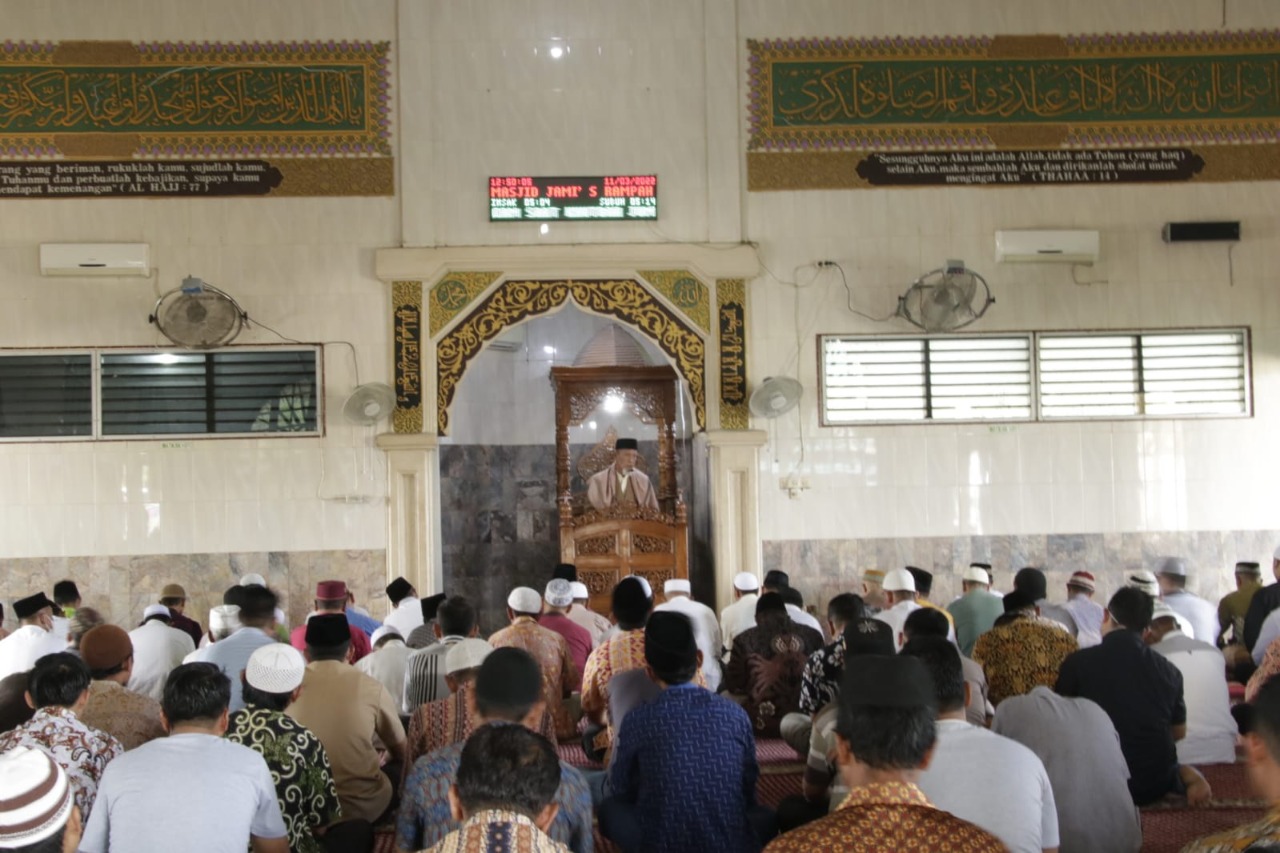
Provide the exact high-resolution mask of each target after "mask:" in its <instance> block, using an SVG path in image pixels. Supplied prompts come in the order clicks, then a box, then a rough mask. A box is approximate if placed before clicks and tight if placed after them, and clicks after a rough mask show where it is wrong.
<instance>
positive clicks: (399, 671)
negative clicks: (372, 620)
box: [356, 598, 417, 714]
mask: <svg viewBox="0 0 1280 853" xmlns="http://www.w3.org/2000/svg"><path fill="white" fill-rule="evenodd" d="M414 601H417V599H416V598H415V599H414ZM369 645H370V647H371V648H372V649H373V651H372V652H370V653H369V654H367V655H365V656H364V657H362V658H360V660H358V661H357V662H356V669H358V670H360V671H361V672H363V673H364V674H365V675H367V676H369V677H370V678H372V679H373V680H374V681H376V682H378V683H379V684H381V685H382V686H383V687H385V688H386V690H387V693H388V694H390V695H391V698H392V699H395V700H396V702H397V703H399V704H400V713H402V714H408V713H411V712H412V711H413V709H412V708H406V707H404V705H403V699H404V671H405V666H406V664H407V662H408V659H409V652H410V649H409V647H408V646H407V645H405V642H404V637H402V636H401V635H400V634H399V633H398V632H397V631H396V629H395V628H393V627H392V626H390V625H382V626H380V627H378V628H375V629H374V632H373V635H372V636H371V637H369Z"/></svg>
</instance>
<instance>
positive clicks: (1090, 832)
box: [991, 687, 1142, 853]
mask: <svg viewBox="0 0 1280 853" xmlns="http://www.w3.org/2000/svg"><path fill="white" fill-rule="evenodd" d="M991 730H992V731H993V732H996V733H997V734H1001V735H1004V736H1005V737H1008V738H1012V739H1014V740H1016V741H1017V742H1018V743H1020V744H1022V745H1023V746H1025V747H1027V748H1028V749H1030V750H1031V751H1032V752H1034V753H1035V754H1036V755H1037V756H1039V758H1040V760H1041V761H1042V762H1043V763H1044V769H1045V772H1047V773H1048V774H1049V781H1050V782H1051V783H1052V784H1053V792H1054V797H1053V799H1054V802H1055V803H1056V804H1057V806H1058V838H1059V839H1060V849H1062V850H1064V851H1072V850H1081V851H1087V850H1113V851H1115V853H1137V851H1138V849H1139V848H1140V847H1142V821H1141V819H1140V817H1139V815H1138V808H1137V806H1135V805H1134V804H1133V800H1132V798H1130V796H1129V768H1128V766H1127V765H1126V764H1125V763H1124V753H1122V752H1121V751H1120V739H1119V736H1118V735H1116V727H1115V726H1113V725H1112V724H1111V718H1110V717H1108V716H1107V714H1106V712H1105V711H1103V710H1102V709H1101V708H1099V707H1098V705H1097V703H1095V702H1090V701H1089V700H1088V699H1068V698H1067V697H1065V696H1059V695H1058V694H1057V693H1054V692H1053V691H1052V690H1050V689H1049V688H1048V687H1036V688H1034V689H1033V690H1032V691H1031V692H1030V693H1028V694H1026V695H1025V696H1009V697H1006V698H1005V700H1004V701H1003V702H1001V703H1000V707H999V708H998V709H996V718H995V721H994V722H993V723H992V724H991Z"/></svg>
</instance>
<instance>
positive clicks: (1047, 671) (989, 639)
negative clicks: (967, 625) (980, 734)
mask: <svg viewBox="0 0 1280 853" xmlns="http://www.w3.org/2000/svg"><path fill="white" fill-rule="evenodd" d="M1005 620H1008V621H1005ZM1077 648H1079V646H1078V645H1077V644H1076V639H1075V637H1072V636H1071V634H1069V633H1068V632H1067V630H1066V629H1065V628H1063V627H1062V626H1061V625H1059V624H1058V623H1057V622H1054V621H1053V620H1051V619H1045V618H1044V617H1042V616H1041V615H1040V608H1039V607H1037V606H1036V602H1035V599H1034V598H1032V597H1031V595H1030V594H1029V593H1027V592H1023V591H1021V590H1014V591H1013V592H1011V593H1009V594H1008V595H1006V596H1005V597H1004V616H1001V617H1000V618H999V619H998V620H996V626H995V627H994V628H992V629H991V630H990V631H988V632H987V633H985V634H983V635H982V636H980V637H978V642H976V643H974V646H973V659H974V660H976V661H977V662H978V663H980V664H982V670H983V672H985V673H986V674H987V688H988V689H987V698H989V699H990V700H991V704H992V706H998V705H999V704H1000V703H1001V702H1002V701H1004V700H1005V699H1007V698H1008V697H1010V696H1022V695H1023V694H1026V693H1030V692H1031V691H1032V690H1033V689H1034V688H1035V687H1037V686H1040V685H1043V686H1045V687H1048V688H1050V689H1052V688H1053V686H1054V684H1056V683H1057V682H1058V669H1059V668H1060V667H1061V666H1062V662H1063V661H1064V660H1066V659H1067V655H1069V654H1071V653H1072V652H1074V651H1076V650H1077Z"/></svg>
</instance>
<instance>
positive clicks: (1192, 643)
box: [1151, 631, 1238, 764]
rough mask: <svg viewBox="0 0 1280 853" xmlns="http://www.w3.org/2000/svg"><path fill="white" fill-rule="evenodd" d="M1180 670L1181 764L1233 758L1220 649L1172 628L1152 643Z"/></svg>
mask: <svg viewBox="0 0 1280 853" xmlns="http://www.w3.org/2000/svg"><path fill="white" fill-rule="evenodd" d="M1151 648H1153V649H1154V650H1156V651H1157V652H1159V653H1160V654H1162V655H1164V656H1165V658H1166V659H1167V660H1168V661H1169V663H1171V664H1173V665H1174V666H1176V667H1177V668H1178V671H1179V672H1181V673H1182V689H1183V698H1184V699H1185V701H1186V705H1187V736H1186V737H1184V738H1183V739H1182V740H1180V741H1178V744H1177V746H1178V761H1179V762H1181V763H1182V764H1230V763H1232V762H1234V761H1235V760H1236V732H1237V731H1238V729H1237V727H1236V722H1235V719H1234V718H1232V716H1231V698H1230V696H1229V695H1228V693H1227V675H1226V670H1225V668H1224V662H1223V657H1222V652H1220V651H1218V648H1217V647H1216V646H1212V645H1210V644H1209V643H1202V642H1200V641H1199V640H1193V639H1191V638H1190V637H1188V636H1187V635H1185V634H1183V633H1181V632H1178V631H1175V632H1171V633H1169V634H1166V635H1165V637H1164V639H1163V640H1161V641H1160V642H1158V643H1156V644H1155V645H1154V646H1152V647H1151Z"/></svg>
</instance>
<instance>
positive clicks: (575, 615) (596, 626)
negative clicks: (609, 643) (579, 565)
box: [568, 581, 613, 672]
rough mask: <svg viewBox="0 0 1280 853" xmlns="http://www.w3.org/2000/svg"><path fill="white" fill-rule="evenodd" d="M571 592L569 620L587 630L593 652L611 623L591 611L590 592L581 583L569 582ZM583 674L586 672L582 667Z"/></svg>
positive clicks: (606, 633)
mask: <svg viewBox="0 0 1280 853" xmlns="http://www.w3.org/2000/svg"><path fill="white" fill-rule="evenodd" d="M569 586H570V587H571V588H572V590H573V607H571V608H569V612H568V615H569V619H570V621H572V622H573V623H574V624H575V625H579V626H581V627H583V628H586V629H587V632H588V633H589V634H591V649H592V651H594V650H595V649H596V648H598V647H599V646H600V644H601V643H603V642H604V641H605V637H606V636H607V635H608V633H609V631H611V630H612V629H613V623H611V622H610V621H609V620H608V619H606V618H604V617H603V616H601V615H600V614H599V613H597V612H595V611H594V610H592V609H591V604H590V601H591V592H590V591H589V590H588V589H587V585H586V584H585V583H583V582H582V581H569ZM583 672H586V669H585V667H584V669H583Z"/></svg>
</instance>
